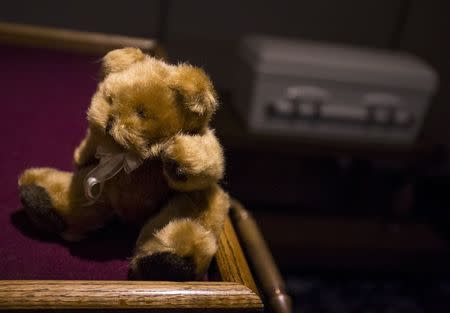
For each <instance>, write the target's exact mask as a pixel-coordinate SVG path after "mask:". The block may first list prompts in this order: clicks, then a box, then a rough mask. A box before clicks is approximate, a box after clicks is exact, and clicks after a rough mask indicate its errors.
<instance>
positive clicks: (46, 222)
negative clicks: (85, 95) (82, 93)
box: [19, 48, 229, 280]
mask: <svg viewBox="0 0 450 313" xmlns="http://www.w3.org/2000/svg"><path fill="white" fill-rule="evenodd" d="M102 74H103V76H102V77H103V80H102V81H101V82H100V83H99V85H98V88H97V91H96V92H95V94H94V96H93V98H92V102H91V105H90V107H89V110H88V112H87V117H88V121H89V129H88V131H87V135H86V138H84V140H83V141H82V142H81V144H80V145H79V147H78V148H76V150H75V153H74V160H75V164H76V169H75V171H74V172H63V171H59V170H56V169H53V168H31V169H27V170H26V171H24V173H23V174H22V175H21V177H20V178H19V189H20V198H21V201H22V204H23V207H24V209H25V211H26V212H27V214H28V216H29V217H30V219H31V220H32V221H33V223H34V224H35V225H36V226H37V227H39V228H41V229H43V230H45V231H51V232H54V233H57V234H59V235H60V236H61V237H62V238H64V239H66V240H70V241H74V240H80V239H82V238H84V237H85V236H86V235H87V234H88V233H89V232H90V231H92V230H95V229H98V228H100V227H102V226H103V225H104V224H105V223H106V222H108V220H110V219H111V218H112V217H113V216H118V217H119V218H120V219H122V220H123V221H126V222H131V223H137V224H140V225H143V227H142V230H141V233H140V235H139V238H138V240H137V244H136V249H135V254H134V256H133V258H132V260H131V264H130V270H131V273H132V275H133V277H136V278H138V279H156V280H193V279H200V278H201V277H202V276H203V275H204V274H205V272H206V270H207V268H208V265H209V263H210V261H211V258H212V257H213V255H214V254H215V252H216V250H217V241H218V236H219V234H220V232H221V230H222V226H223V222H224V219H225V217H226V215H227V213H228V209H229V197H228V195H227V194H226V193H225V192H224V191H223V190H222V188H221V187H220V186H219V185H218V181H219V180H220V179H221V178H222V177H223V172H224V158H223V152H222V148H221V145H220V144H219V142H218V140H217V138H216V136H215V135H214V132H213V131H212V130H211V129H210V128H209V127H208V124H209V121H210V119H211V116H212V114H213V113H214V111H215V110H216V108H217V99H216V93H215V91H214V88H213V85H212V83H211V81H210V79H209V78H208V76H207V75H206V74H205V73H204V72H203V71H202V70H201V69H199V68H195V67H193V66H191V65H187V64H181V65H170V64H167V63H165V62H163V61H161V60H158V59H155V58H153V57H151V56H148V55H145V54H144V53H142V51H141V50H139V49H135V48H124V49H118V50H113V51H111V52H109V53H108V54H106V56H105V57H104V58H103V62H102Z"/></svg>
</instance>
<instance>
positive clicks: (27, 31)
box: [0, 22, 162, 56]
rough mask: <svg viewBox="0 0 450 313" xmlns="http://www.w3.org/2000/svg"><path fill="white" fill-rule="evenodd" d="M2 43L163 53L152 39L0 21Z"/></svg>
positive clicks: (81, 50) (95, 51) (92, 51)
mask: <svg viewBox="0 0 450 313" xmlns="http://www.w3.org/2000/svg"><path fill="white" fill-rule="evenodd" d="M0 43H5V44H13V45H23V46H28V47H41V48H49V49H56V50H63V51H70V52H78V53H88V54H105V53H106V52H108V51H110V50H113V49H117V48H122V47H136V48H139V49H141V50H143V51H145V52H147V53H151V54H154V55H157V56H160V55H161V54H162V50H161V48H160V47H159V45H158V44H157V42H156V40H153V39H147V38H139V37H128V36H121V35H112V34H103V33H95V32H82V31H76V30H69V29H62V28H51V27H42V26H34V25H33V26H32V25H24V24H14V23H3V22H0Z"/></svg>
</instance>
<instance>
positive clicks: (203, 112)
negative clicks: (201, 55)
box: [169, 64, 218, 121]
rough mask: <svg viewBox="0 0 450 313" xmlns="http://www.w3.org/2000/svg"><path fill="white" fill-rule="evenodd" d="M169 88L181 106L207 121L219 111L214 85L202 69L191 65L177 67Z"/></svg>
mask: <svg viewBox="0 0 450 313" xmlns="http://www.w3.org/2000/svg"><path fill="white" fill-rule="evenodd" d="M169 87H170V89H171V90H172V91H173V92H174V94H175V97H176V99H177V102H178V103H179V104H180V105H182V106H184V107H185V108H186V109H188V110H189V111H191V112H192V113H194V114H196V115H198V116H199V117H203V119H205V120H207V121H208V120H209V119H210V117H211V115H212V114H213V113H214V112H215V110H216V109H217V105H218V101H217V95H216V92H215V90H214V87H213V84H212V82H211V80H210V79H209V77H208V75H206V73H205V72H204V71H203V70H202V69H200V68H197V67H194V66H191V65H189V64H181V65H178V66H176V67H175V69H174V73H173V74H172V75H171V79H170V83H169Z"/></svg>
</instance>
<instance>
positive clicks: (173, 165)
mask: <svg viewBox="0 0 450 313" xmlns="http://www.w3.org/2000/svg"><path fill="white" fill-rule="evenodd" d="M164 169H165V171H166V173H167V175H168V176H169V177H170V178H171V179H173V180H175V181H179V182H185V181H187V175H186V172H185V171H184V170H183V169H182V168H181V166H180V164H179V163H178V162H177V161H175V160H172V159H168V160H166V161H165V162H164Z"/></svg>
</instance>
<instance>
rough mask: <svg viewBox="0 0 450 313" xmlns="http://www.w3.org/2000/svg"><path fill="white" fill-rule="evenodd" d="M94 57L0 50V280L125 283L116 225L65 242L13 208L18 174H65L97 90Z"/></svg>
mask: <svg viewBox="0 0 450 313" xmlns="http://www.w3.org/2000/svg"><path fill="white" fill-rule="evenodd" d="M97 60H98V57H92V56H83V55H72V54H69V53H60V52H53V51H47V50H39V49H29V48H17V47H5V46H0V77H1V87H0V90H1V97H0V101H1V117H0V118H1V122H0V127H1V130H0V134H1V144H2V146H1V155H0V170H1V174H2V179H1V180H0V279H126V278H127V271H128V261H127V258H129V257H130V256H131V253H132V249H133V246H134V241H135V238H136V235H137V233H136V231H135V230H132V229H126V228H125V227H123V226H121V225H119V224H118V223H116V224H115V225H112V226H110V227H107V229H105V230H103V231H100V232H98V233H96V234H93V235H92V236H91V237H90V238H89V239H88V240H85V241H83V242H80V243H74V244H67V243H63V242H61V241H60V240H58V239H57V238H55V237H51V236H43V235H42V234H41V233H39V232H37V231H35V230H34V229H33V227H32V226H31V225H30V224H29V223H28V220H27V218H26V216H25V215H24V214H23V212H22V211H21V210H20V201H19V197H18V191H17V179H18V176H19V174H20V173H21V172H22V171H23V170H24V169H26V168H28V167H37V166H50V167H56V168H58V169H62V170H71V168H72V155H73V150H74V148H75V147H76V145H77V144H78V143H79V141H80V140H81V138H82V137H83V135H84V133H85V131H86V126H87V122H86V117H85V116H86V115H85V111H86V109H87V107H88V105H89V103H90V98H91V96H92V94H93V92H94V90H95V88H96V85H97V73H98V67H99V63H98V62H97Z"/></svg>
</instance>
